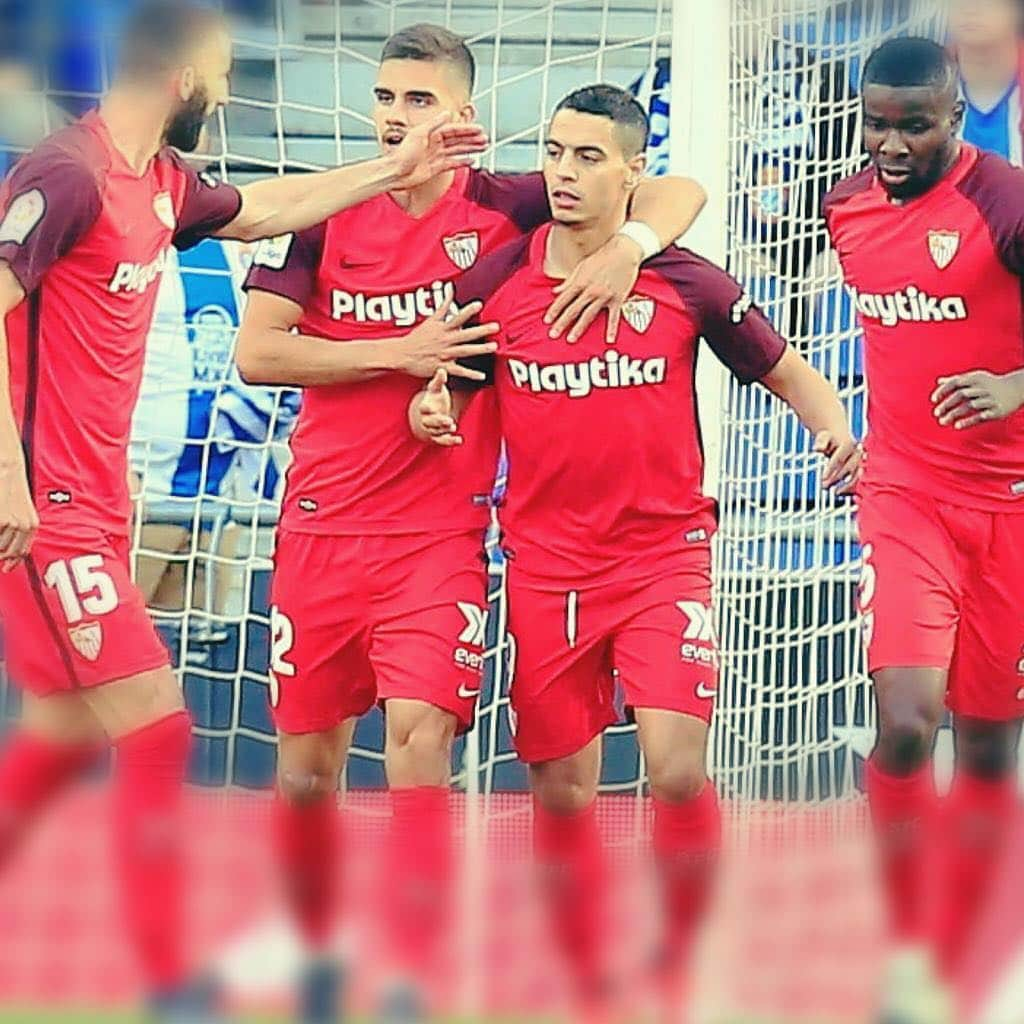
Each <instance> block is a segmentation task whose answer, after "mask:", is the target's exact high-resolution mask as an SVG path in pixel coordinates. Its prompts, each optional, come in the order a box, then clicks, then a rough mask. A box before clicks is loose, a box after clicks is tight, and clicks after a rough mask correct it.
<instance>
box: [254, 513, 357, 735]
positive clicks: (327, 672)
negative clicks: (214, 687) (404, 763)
mask: <svg viewBox="0 0 1024 1024" xmlns="http://www.w3.org/2000/svg"><path fill="white" fill-rule="evenodd" d="M363 578H364V569H363V566H362V563H361V560H360V557H359V547H358V542H357V541H356V540H354V539H353V538H349V537H327V536H317V535H312V534H298V533H289V532H287V531H281V532H279V534H278V537H277V547H276V551H275V554H274V575H273V579H272V581H271V587H270V603H271V608H270V669H269V674H270V704H271V714H272V716H273V719H274V724H275V725H276V727H277V729H278V731H279V732H282V733H291V734H294V735H301V734H304V733H323V732H328V731H330V730H332V729H334V728H335V727H336V726H338V725H340V724H341V723H342V722H345V721H346V720H348V719H350V718H358V717H359V716H360V715H362V714H364V713H365V712H366V711H368V710H369V709H370V708H371V707H372V706H373V702H374V700H375V699H376V684H375V680H374V674H373V669H372V667H371V665H370V661H369V601H368V596H367V594H366V591H365V588H364V587H363V584H362V581H363Z"/></svg>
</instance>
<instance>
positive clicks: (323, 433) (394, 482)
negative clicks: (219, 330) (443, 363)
mask: <svg viewBox="0 0 1024 1024" xmlns="http://www.w3.org/2000/svg"><path fill="white" fill-rule="evenodd" d="M549 216H550V209H549V207H548V202H547V194H546V192H545V189H544V181H543V178H542V176H541V175H539V174H525V175H514V174H513V175H494V174H489V173H487V172H485V171H474V170H469V169H464V170H461V171H459V172H457V174H456V175H455V180H454V182H453V184H452V186H451V188H450V189H449V190H448V191H447V192H446V193H445V194H444V196H442V197H441V199H440V200H438V202H437V203H436V204H435V205H434V206H433V207H432V208H431V209H430V210H429V211H428V212H427V213H426V214H425V215H423V216H422V217H418V218H417V217H411V216H410V215H409V214H407V213H406V212H405V211H404V210H403V209H402V208H401V207H400V206H398V204H397V203H395V201H394V200H393V199H392V198H391V197H390V196H389V195H381V196H378V197H377V198H375V199H371V200H369V201H368V202H365V203H361V204H359V205H358V206H354V207H351V208H350V209H348V210H344V211H342V212H341V213H339V214H336V215H335V216H334V217H332V218H331V219H330V220H329V221H327V222H326V223H324V224H321V225H320V226H319V227H317V228H315V229H313V230H310V231H306V232H301V233H300V234H298V235H296V236H291V235H286V236H284V237H282V238H278V239H273V240H272V241H270V242H267V243H264V244H263V245H262V246H261V247H260V249H259V250H258V251H257V254H256V257H255V260H254V263H253V269H252V271H251V273H250V276H249V280H248V282H247V283H246V287H247V288H250V289H253V288H255V289H259V290H261V291H266V292H272V293H274V294H276V295H281V296H283V297H285V298H287V299H291V300H292V301H293V302H295V303H297V304H298V305H300V306H301V307H302V309H303V317H302V320H301V322H300V324H299V330H300V331H302V332H303V333H305V334H310V335H313V336H316V337H320V338H328V339H332V340H336V341H338V342H339V343H343V342H345V341H362V340H366V339H372V338H394V337H399V336H401V335H403V334H406V333H408V332H409V331H410V330H411V329H412V328H413V327H415V326H416V324H418V323H420V322H422V321H423V320H424V319H426V318H427V317H429V316H430V315H431V314H432V313H433V312H434V311H435V310H436V309H437V307H438V305H439V304H440V303H442V302H443V301H444V299H445V297H446V295H447V294H448V292H449V291H450V289H451V287H452V286H451V282H452V280H453V278H455V277H456V276H458V274H459V273H461V272H462V271H464V270H466V269H467V268H469V267H471V266H473V264H474V263H475V262H476V261H477V260H478V259H479V258H480V257H481V256H482V255H483V254H484V253H486V252H491V251H493V250H494V249H495V248H496V247H498V246H500V245H501V244H502V243H503V242H507V241H509V240H510V239H514V238H517V237H519V236H520V235H521V234H522V233H523V232H524V231H529V230H531V229H533V228H534V227H536V226H537V225H538V224H540V223H543V222H544V221H545V220H547V219H548V217H549ZM551 298H552V296H551V295H549V296H548V301H549V303H550V301H551ZM422 387H423V381H421V380H415V379H414V378H412V377H409V376H405V375H403V374H398V373H390V374H384V375H382V376H379V377H376V378H374V379H372V380H369V381H365V382H362V383H359V384H342V385H337V386H331V387H312V388H307V389H306V390H305V392H304V394H303V398H302V409H301V412H300V413H299V421H298V424H297V425H296V428H295V433H294V435H293V436H292V442H291V449H292V455H293V459H294V461H293V462H292V465H291V467H290V468H289V470H288V484H287V490H286V494H285V501H284V509H283V512H282V518H281V524H282V526H283V527H284V528H286V529H289V530H292V531H299V532H309V533H325V534H339V535H343V534H367V533H396V532H404V533H410V532H421V531H426V532H434V531H438V530H445V529H451V530H453V531H455V530H464V529H469V528H472V527H474V526H475V525H478V524H479V525H483V524H484V523H485V522H486V516H487V512H486V506H487V497H488V495H489V494H490V491H491V487H492V484H493V482H494V474H495V469H496V463H497V450H498V438H497V433H496V431H495V428H494V426H493V417H483V415H482V413H481V423H482V424H483V423H488V426H487V429H486V430H483V429H482V430H480V431H474V432H473V442H472V443H469V444H466V445H464V446H463V447H461V448H458V449H447V450H442V449H440V448H438V447H436V446H431V447H428V446H426V445H422V444H420V442H419V441H417V440H416V439H415V438H413V437H412V435H411V434H410V433H409V431H408V428H407V426H406V423H407V421H406V414H407V410H408V407H409V402H410V401H411V400H412V397H413V395H414V394H416V392H417V391H419V390H420V389H421V388H422Z"/></svg>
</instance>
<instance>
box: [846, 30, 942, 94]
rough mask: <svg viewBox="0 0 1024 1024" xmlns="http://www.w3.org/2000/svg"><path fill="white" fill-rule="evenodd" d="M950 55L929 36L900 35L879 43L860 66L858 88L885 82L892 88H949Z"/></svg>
mask: <svg viewBox="0 0 1024 1024" xmlns="http://www.w3.org/2000/svg"><path fill="white" fill-rule="evenodd" d="M956 77H957V69H956V61H955V60H954V58H953V56H952V55H951V54H950V53H949V52H948V51H947V50H946V49H945V47H943V46H941V45H940V44H939V43H937V42H935V40H933V39H924V38H922V37H920V36H901V37H899V38H896V39H888V40H886V41H885V42H884V43H882V45H881V46H879V47H878V48H877V49H876V50H875V51H874V52H873V53H872V54H871V56H870V57H868V59H867V63H865V65H864V74H863V76H862V77H861V89H864V87H865V86H868V85H887V86H890V87H892V88H894V89H909V88H914V87H920V86H937V87H939V88H943V89H945V88H950V87H952V85H953V83H954V82H955V81H956Z"/></svg>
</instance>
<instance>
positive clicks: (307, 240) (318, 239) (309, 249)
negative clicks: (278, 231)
mask: <svg viewBox="0 0 1024 1024" xmlns="http://www.w3.org/2000/svg"><path fill="white" fill-rule="evenodd" d="M325 231H326V229H325V225H323V224H318V225H317V226H316V227H312V228H307V229H306V230H305V231H300V232H298V233H297V234H291V235H278V236H277V238H264V239H263V241H262V242H260V244H259V245H258V246H257V247H256V254H255V255H254V256H253V261H252V269H251V270H250V271H249V276H248V277H247V278H246V281H245V286H244V287H245V289H246V291H252V290H254V289H255V290H256V291H260V292H270V293H271V294H273V295H280V296H281V297H282V298H285V299H291V301H292V302H294V303H296V304H297V305H299V306H302V307H303V308H305V307H306V305H307V304H308V302H309V300H310V298H311V297H312V295H313V291H314V289H315V288H316V276H317V273H318V272H319V270H320V260H321V258H322V256H323V250H324V234H325Z"/></svg>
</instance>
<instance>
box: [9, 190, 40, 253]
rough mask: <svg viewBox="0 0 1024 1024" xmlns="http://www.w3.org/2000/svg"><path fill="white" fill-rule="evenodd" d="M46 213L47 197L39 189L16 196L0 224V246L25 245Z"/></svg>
mask: <svg viewBox="0 0 1024 1024" xmlns="http://www.w3.org/2000/svg"><path fill="white" fill-rule="evenodd" d="M45 213H46V197H45V196H44V195H43V193H42V192H40V191H39V189H37V188H34V189H32V190H31V191H30V192H23V193H22V194H21V195H20V196H16V197H15V198H14V199H12V200H11V205H10V206H8V207H7V213H6V214H5V215H4V219H3V222H2V223H0V244H2V243H4V242H13V243H14V244H15V245H24V244H25V241H26V240H27V238H28V236H29V235H31V234H32V232H33V231H34V230H35V229H36V228H37V227H38V226H39V222H40V221H41V220H42V219H43V215H44V214H45Z"/></svg>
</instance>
